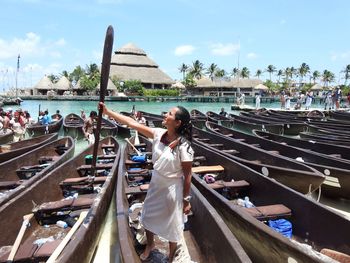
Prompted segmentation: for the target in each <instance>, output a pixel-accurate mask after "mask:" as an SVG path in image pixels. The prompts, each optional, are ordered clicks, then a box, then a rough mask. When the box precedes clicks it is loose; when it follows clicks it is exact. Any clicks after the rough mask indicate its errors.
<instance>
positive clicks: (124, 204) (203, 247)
mask: <svg viewBox="0 0 350 263" xmlns="http://www.w3.org/2000/svg"><path fill="white" fill-rule="evenodd" d="M131 141H133V140H131ZM140 142H141V143H142V146H141V147H144V148H145V150H147V149H148V150H149V149H151V145H150V143H149V141H148V140H145V139H144V138H143V137H142V136H140ZM138 148H139V149H140V147H139V146H138ZM130 151H131V148H130V147H129V146H128V147H126V151H125V152H124V155H122V157H121V160H124V164H121V165H120V166H119V175H118V182H117V189H116V214H117V227H118V240H119V246H120V260H121V262H141V261H140V258H139V254H140V253H141V252H142V247H140V245H139V243H138V241H137V240H139V239H137V238H135V234H136V233H135V232H134V229H131V228H130V220H134V221H131V222H137V220H138V219H137V217H136V216H131V214H129V211H130V210H131V211H133V213H132V214H136V215H137V211H139V210H140V208H138V210H137V209H135V210H133V208H132V207H130V206H131V205H132V204H137V203H139V202H142V201H143V200H144V198H145V195H146V191H142V190H140V189H141V188H140V186H139V185H137V183H136V182H137V180H138V179H131V178H135V177H134V176H133V174H130V173H128V171H130V170H128V169H129V168H130V167H131V166H132V165H131V163H132V162H130V160H129V156H130V153H132V152H130ZM125 164H127V166H126V165H125ZM148 172H149V171H148ZM148 178H149V177H148ZM139 179H140V177H139ZM141 179H142V178H141ZM131 180H132V181H131ZM142 180H144V182H149V179H148V180H147V179H142ZM191 196H192V199H191V210H192V213H193V215H192V216H189V218H188V222H187V223H186V224H185V230H184V239H185V244H186V246H187V248H188V251H189V255H190V257H191V260H193V261H194V262H251V260H250V259H249V257H248V256H247V254H246V253H245V252H244V250H243V248H242V247H241V245H240V244H239V242H238V241H237V239H236V238H235V237H234V235H233V234H232V233H231V231H230V230H229V228H228V227H227V226H226V224H225V223H224V222H223V221H222V219H221V217H220V216H219V214H218V213H217V212H216V211H215V209H214V208H213V207H212V206H211V205H210V204H209V203H208V202H207V201H206V200H205V198H203V196H202V195H201V194H200V193H199V191H198V190H197V189H196V187H195V186H193V185H192V187H191ZM134 211H136V212H134ZM129 218H131V219H129ZM134 218H135V219H134ZM138 235H139V234H138ZM137 244H138V245H137ZM135 245H136V247H135ZM182 247H183V246H182ZM156 248H157V249H158V251H156V252H152V253H151V260H149V261H152V262H164V259H165V257H166V255H167V254H168V253H167V252H166V251H168V243H167V242H165V241H164V240H163V241H161V240H160V239H159V238H157V237H156ZM180 251H184V250H180ZM175 258H176V256H175ZM160 259H162V260H163V261H161V260H160ZM149 261H148V262H149ZM179 262H180V261H179ZM181 262H192V261H190V260H187V261H186V260H185V261H181Z"/></svg>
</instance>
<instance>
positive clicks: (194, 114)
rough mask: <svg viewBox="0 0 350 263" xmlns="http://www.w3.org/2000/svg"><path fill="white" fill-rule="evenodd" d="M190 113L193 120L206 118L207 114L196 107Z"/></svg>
mask: <svg viewBox="0 0 350 263" xmlns="http://www.w3.org/2000/svg"><path fill="white" fill-rule="evenodd" d="M190 114H191V119H193V120H207V115H205V114H204V113H203V112H201V111H199V110H197V109H193V110H191V111H190Z"/></svg>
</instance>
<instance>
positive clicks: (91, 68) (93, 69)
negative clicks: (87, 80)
mask: <svg viewBox="0 0 350 263" xmlns="http://www.w3.org/2000/svg"><path fill="white" fill-rule="evenodd" d="M85 71H86V74H87V75H90V76H93V75H96V73H98V72H100V70H99V69H98V66H97V64H96V63H92V64H90V65H86V70H85Z"/></svg>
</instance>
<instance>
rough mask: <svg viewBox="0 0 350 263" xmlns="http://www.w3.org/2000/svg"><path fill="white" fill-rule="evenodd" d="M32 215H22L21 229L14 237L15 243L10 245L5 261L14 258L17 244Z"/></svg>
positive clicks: (10, 260)
mask: <svg viewBox="0 0 350 263" xmlns="http://www.w3.org/2000/svg"><path fill="white" fill-rule="evenodd" d="M33 216H34V214H28V215H25V216H23V223H22V227H21V229H20V230H19V232H18V235H17V237H16V240H15V243H14V244H13V246H12V249H11V252H10V255H9V257H8V258H7V262H12V261H13V259H14V258H15V255H16V253H17V250H18V248H19V245H20V244H21V241H22V238H23V236H24V233H25V232H26V229H27V226H28V225H29V222H30V220H31V219H32V217H33Z"/></svg>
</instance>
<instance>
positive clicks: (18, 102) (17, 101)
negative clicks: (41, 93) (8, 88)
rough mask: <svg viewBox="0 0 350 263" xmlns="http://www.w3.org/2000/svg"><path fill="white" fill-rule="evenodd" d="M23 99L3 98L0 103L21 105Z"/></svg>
mask: <svg viewBox="0 0 350 263" xmlns="http://www.w3.org/2000/svg"><path fill="white" fill-rule="evenodd" d="M21 102H23V100H22V99H21V98H5V99H4V100H3V101H2V103H3V105H21Z"/></svg>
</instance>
